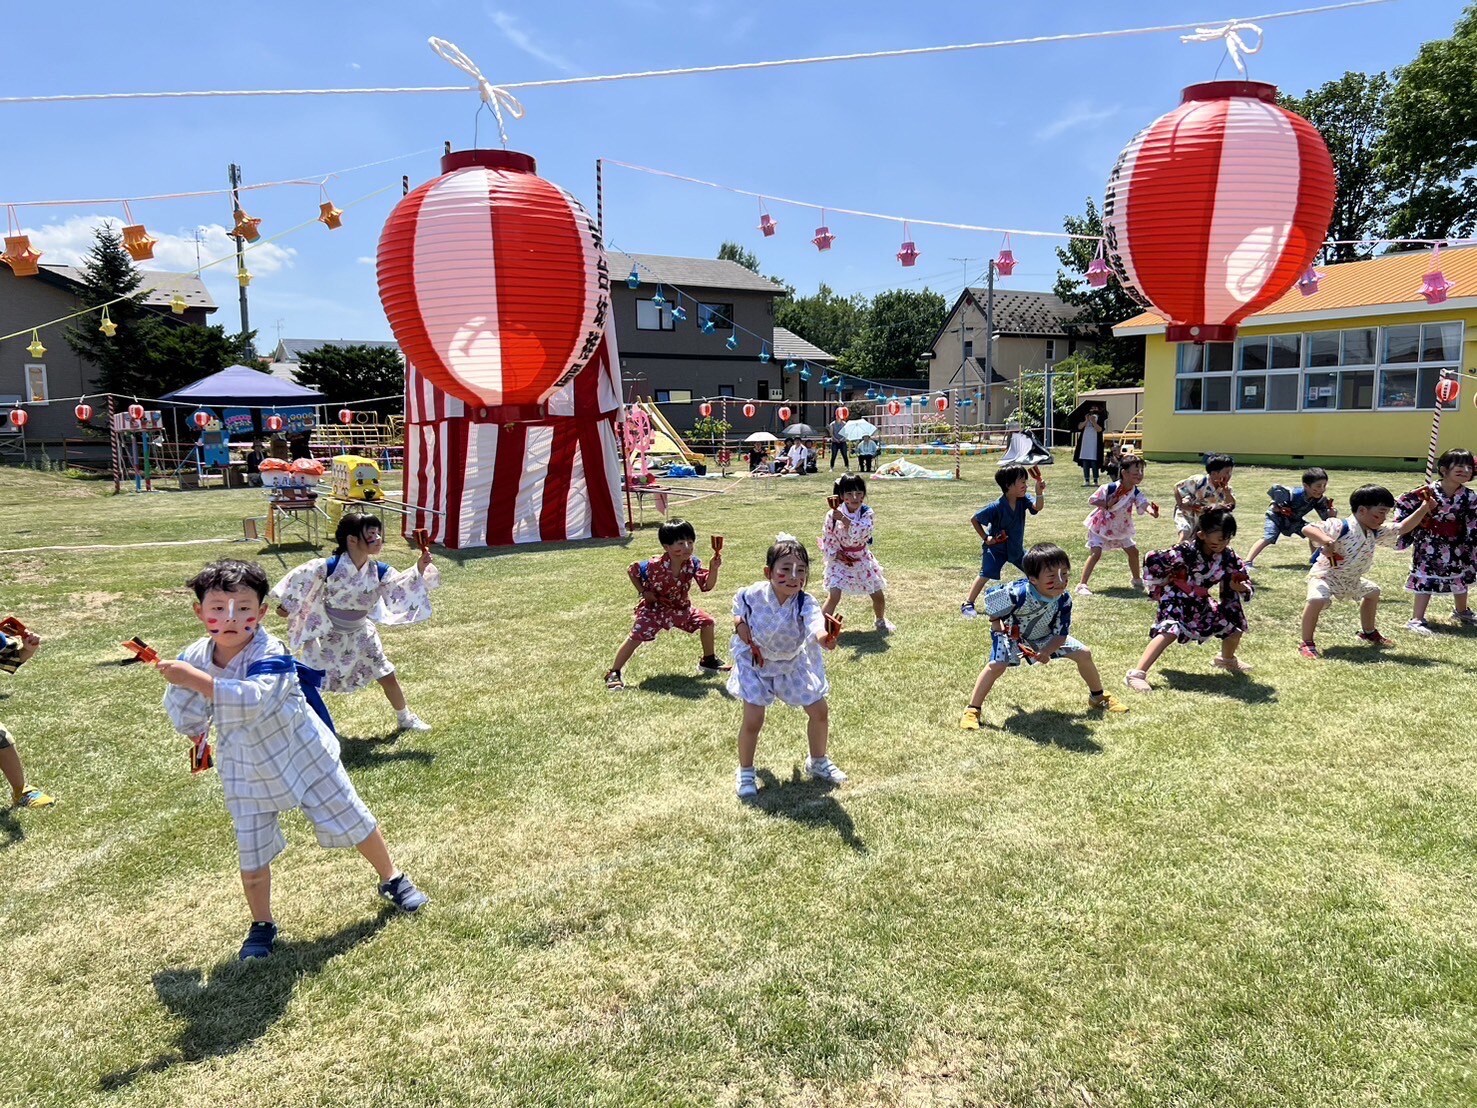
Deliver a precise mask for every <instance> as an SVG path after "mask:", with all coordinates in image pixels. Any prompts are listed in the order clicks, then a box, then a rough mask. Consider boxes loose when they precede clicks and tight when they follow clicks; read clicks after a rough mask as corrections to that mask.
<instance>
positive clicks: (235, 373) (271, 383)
mask: <svg viewBox="0 0 1477 1108" xmlns="http://www.w3.org/2000/svg"><path fill="white" fill-rule="evenodd" d="M159 399H161V400H172V401H174V402H176V403H179V404H209V405H211V406H213V407H220V408H223V407H228V406H229V407H234V408H273V407H277V406H278V405H282V404H320V403H322V402H323V399H324V396H323V394H322V393H321V392H317V391H315V390H313V389H310V388H306V387H304V386H303V385H299V384H297V383H295V382H293V381H284V380H283V379H282V378H280V377H273V376H272V375H271V374H270V373H263V372H261V371H260V370H257V369H252V368H251V367H250V366H244V365H228V366H226V368H225V369H223V370H221V371H220V372H219V373H212V374H211V375H210V376H209V377H202V378H200V380H198V381H196V382H195V383H194V384H190V385H186V386H185V387H184V388H182V389H175V390H174V391H173V392H171V393H166V394H165V395H164V396H161V397H160V398H159Z"/></svg>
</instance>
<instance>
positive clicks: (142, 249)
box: [123, 223, 159, 262]
mask: <svg viewBox="0 0 1477 1108" xmlns="http://www.w3.org/2000/svg"><path fill="white" fill-rule="evenodd" d="M158 241H159V240H158V239H156V238H152V237H150V235H149V232H148V231H146V230H144V225H143V224H142V223H134V224H131V225H129V226H127V227H125V228H123V249H124V250H127V251H128V256H129V257H131V258H132V259H133V260H134V261H136V262H146V261H148V260H149V259H150V258H152V257H153V256H154V244H155V243H156V242H158Z"/></svg>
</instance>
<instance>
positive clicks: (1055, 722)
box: [1000, 707, 1103, 754]
mask: <svg viewBox="0 0 1477 1108" xmlns="http://www.w3.org/2000/svg"><path fill="white" fill-rule="evenodd" d="M1000 726H1001V727H1002V728H1003V729H1004V730H1006V731H1009V732H1010V733H1011V734H1012V735H1019V736H1021V738H1023V739H1029V740H1030V741H1031V742H1033V743H1035V744H1036V745H1037V746H1056V747H1060V748H1061V749H1063V750H1069V751H1071V752H1072V753H1073V754H1101V753H1102V752H1103V748H1102V747H1101V746H1099V745H1098V744H1097V743H1096V742H1094V741H1093V739H1092V731H1091V730H1090V729H1089V728H1088V726H1087V724H1085V723H1083V722H1082V717H1081V716H1076V715H1073V714H1072V713H1071V712H1059V711H1057V710H1055V709H1052V708H1037V709H1034V710H1033V711H1030V712H1023V711H1021V710H1020V708H1018V707H1017V708H1016V710H1015V713H1014V714H1013V715H1011V716H1010V717H1009V718H1008V719H1006V720H1005V722H1004V723H1002V724H1001V725H1000Z"/></svg>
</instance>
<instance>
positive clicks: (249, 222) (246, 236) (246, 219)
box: [231, 208, 262, 242]
mask: <svg viewBox="0 0 1477 1108" xmlns="http://www.w3.org/2000/svg"><path fill="white" fill-rule="evenodd" d="M233 214H234V215H235V217H236V226H234V227H232V228H231V237H232V238H238V239H241V240H242V241H243V242H255V241H256V240H257V239H259V238H261V237H262V233H261V232H260V231H258V230H257V228H258V227H260V226H261V225H262V221H261V220H259V219H252V218H251V216H249V215H247V214H246V213H245V212H244V211H242V210H241V209H240V208H237V209H236V211H235V212H234V213H233Z"/></svg>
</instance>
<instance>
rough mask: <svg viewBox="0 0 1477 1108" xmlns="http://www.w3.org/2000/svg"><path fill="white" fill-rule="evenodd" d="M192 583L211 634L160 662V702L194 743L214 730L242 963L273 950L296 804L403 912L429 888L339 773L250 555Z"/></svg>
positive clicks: (306, 673) (313, 673) (316, 673)
mask: <svg viewBox="0 0 1477 1108" xmlns="http://www.w3.org/2000/svg"><path fill="white" fill-rule="evenodd" d="M187 585H188V586H189V587H190V588H191V589H193V590H194V592H195V597H196V600H195V615H196V617H197V618H198V619H199V620H200V622H201V623H203V624H204V625H205V629H206V631H207V632H208V633H207V634H206V635H205V637H204V638H201V639H198V640H196V641H195V642H193V643H191V644H190V645H189V646H187V647H186V648H185V650H184V652H183V653H181V654H180V656H179V660H178V661H174V662H169V661H163V662H159V663H158V670H159V675H160V676H161V677H163V678H164V680H165V681H167V682H169V688H168V689H167V690H166V691H165V693H164V709H165V711H167V712H168V713H169V718H170V721H171V722H172V723H173V724H174V726H175V728H176V729H177V730H178V731H179V732H180V733H181V734H184V735H189V736H190V737H191V738H194V739H196V740H199V739H200V738H201V737H202V736H204V735H206V734H208V733H209V731H210V728H211V725H212V724H214V726H215V733H216V764H217V767H218V768H219V770H220V777H221V789H222V791H223V792H224V793H225V800H226V810H227V811H228V812H230V813H231V822H232V824H233V825H234V826H235V829H236V844H237V847H238V848H239V850H240V854H241V887H242V889H243V890H244V891H245V893H246V904H247V906H248V907H249V908H250V909H251V920H252V923H251V929H250V931H248V932H247V935H246V941H245V942H244V943H243V944H242V946H241V954H240V958H241V960H242V961H246V960H248V959H251V958H266V957H268V956H269V955H271V953H272V946H273V944H274V943H275V942H276V939H277V924H276V922H275V921H274V920H273V918H272V859H273V858H275V857H276V856H277V855H278V854H280V853H281V852H282V851H283V850H284V849H285V848H286V846H287V841H286V840H285V839H284V838H283V837H282V829H281V827H280V826H279V825H278V819H279V816H280V814H281V813H282V812H286V811H290V810H291V809H293V808H301V809H302V811H303V815H305V816H307V818H308V820H309V822H311V823H312V824H313V830H314V832H315V834H316V835H317V837H318V842H319V844H320V845H322V846H325V847H335V846H338V847H343V846H352V847H356V848H357V849H358V851H359V853H360V854H362V855H363V856H364V857H365V859H366V860H367V861H368V862H369V863H370V864H371V865H372V866H374V868H375V870H376V871H377V872H378V873H379V877H380V886H379V892H380V895H381V896H383V897H385V899H387V900H389V901H391V902H393V903H394V905H395V906H396V907H397V908H399V909H400V910H401V911H405V912H414V911H416V910H417V909H419V908H420V907H422V906H423V905H424V904H425V903H426V901H427V899H428V898H427V896H426V894H425V893H423V892H421V891H420V890H419V889H417V888H416V887H415V884H414V882H412V881H411V880H410V878H409V877H407V876H406V875H405V874H404V873H402V872H401V871H400V870H399V869H397V868H396V867H395V863H394V861H393V860H392V859H391V858H390V848H389V847H388V846H386V845H385V837H384V836H383V835H382V834H381V833H380V829H379V824H378V822H377V821H376V820H375V818H374V816H373V815H371V814H370V812H369V809H368V808H366V807H365V806H364V802H363V801H362V800H360V799H359V794H358V793H357V792H355V791H354V786H353V784H352V783H351V782H350V781H349V775H348V774H347V773H345V772H344V766H343V763H342V762H341V761H340V760H339V744H338V738H337V737H336V736H335V735H334V732H333V726H332V724H331V723H330V722H329V721H328V719H327V715H328V712H327V709H325V708H324V707H323V704H322V701H321V700H320V699H319V697H318V693H317V683H316V682H317V681H321V679H322V671H320V670H311V669H306V668H304V667H300V666H299V664H298V663H297V662H296V661H295V660H294V659H293V657H292V655H291V654H289V653H288V651H287V647H286V646H285V645H284V644H283V643H282V642H281V640H279V639H276V638H274V637H273V636H271V635H269V634H267V632H266V631H265V630H264V629H263V628H262V620H263V618H265V616H266V614H267V603H266V598H267V585H268V582H267V574H266V571H265V570H263V569H262V567H261V566H259V565H257V564H256V563H255V562H238V561H231V560H227V561H220V562H213V563H211V564H210V565H208V566H206V567H205V568H204V569H202V570H201V571H200V572H199V573H197V574H196V575H195V576H194V577H193V578H191V580H190V581H188V582H187ZM300 675H301V677H300ZM315 679H316V680H315ZM305 690H306V691H305ZM310 704H311V706H310Z"/></svg>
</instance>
